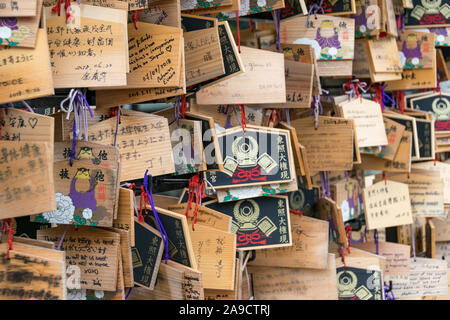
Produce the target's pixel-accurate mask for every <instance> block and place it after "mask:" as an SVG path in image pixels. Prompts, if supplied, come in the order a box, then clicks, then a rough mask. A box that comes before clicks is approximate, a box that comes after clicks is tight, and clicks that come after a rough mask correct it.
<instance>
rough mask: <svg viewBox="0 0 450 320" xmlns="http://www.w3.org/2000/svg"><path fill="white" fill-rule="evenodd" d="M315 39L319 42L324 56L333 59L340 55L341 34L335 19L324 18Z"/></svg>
mask: <svg viewBox="0 0 450 320" xmlns="http://www.w3.org/2000/svg"><path fill="white" fill-rule="evenodd" d="M315 40H316V41H317V42H318V43H319V45H320V48H321V49H322V50H321V55H322V57H325V58H326V59H332V58H333V57H335V58H336V57H337V56H338V52H339V49H341V48H342V47H341V43H340V41H339V34H338V31H337V28H336V27H335V26H334V24H333V21H331V20H324V21H322V23H321V24H320V26H319V28H317V32H316V38H315Z"/></svg>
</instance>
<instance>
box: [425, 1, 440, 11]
mask: <svg viewBox="0 0 450 320" xmlns="http://www.w3.org/2000/svg"><path fill="white" fill-rule="evenodd" d="M421 2H422V6H424V8H425V9H427V12H428V11H430V10H431V11H439V7H440V6H441V4H442V0H422V1H421Z"/></svg>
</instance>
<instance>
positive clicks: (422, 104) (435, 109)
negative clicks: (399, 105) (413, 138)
mask: <svg viewBox="0 0 450 320" xmlns="http://www.w3.org/2000/svg"><path fill="white" fill-rule="evenodd" d="M411 105H412V108H414V109H417V110H420V111H425V112H429V113H431V115H432V117H433V120H434V128H435V130H436V131H439V132H440V131H449V130H450V94H448V93H442V94H439V93H436V94H431V95H426V96H422V97H416V98H413V99H411Z"/></svg>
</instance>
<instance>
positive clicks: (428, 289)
mask: <svg viewBox="0 0 450 320" xmlns="http://www.w3.org/2000/svg"><path fill="white" fill-rule="evenodd" d="M447 270H448V269H447V262H446V261H445V260H439V259H428V258H419V257H417V258H415V259H414V258H411V262H410V273H409V280H408V281H407V282H404V281H400V282H399V281H396V282H393V289H392V291H393V293H394V296H395V298H396V299H398V298H400V299H402V298H409V297H424V296H438V295H447V294H448V278H447Z"/></svg>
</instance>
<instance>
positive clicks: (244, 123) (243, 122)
mask: <svg viewBox="0 0 450 320" xmlns="http://www.w3.org/2000/svg"><path fill="white" fill-rule="evenodd" d="M238 106H239V107H241V122H242V130H243V131H244V133H245V128H247V117H246V116H245V107H244V105H242V104H240V105H238Z"/></svg>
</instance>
